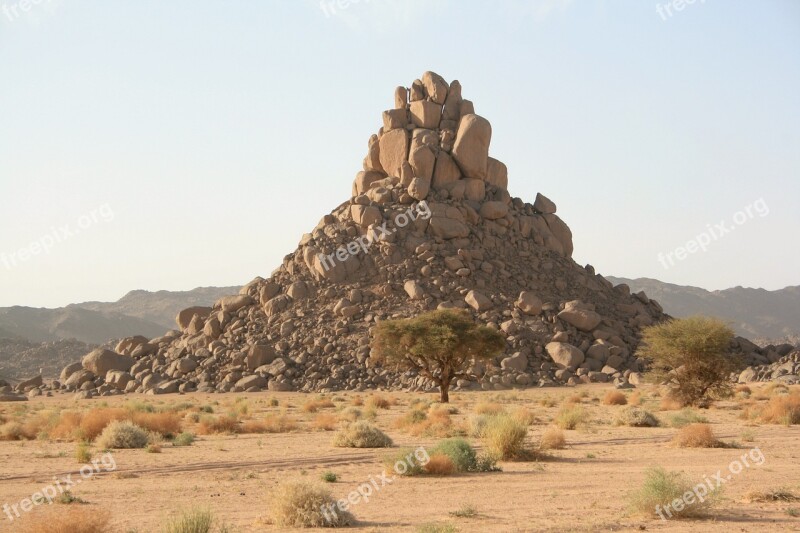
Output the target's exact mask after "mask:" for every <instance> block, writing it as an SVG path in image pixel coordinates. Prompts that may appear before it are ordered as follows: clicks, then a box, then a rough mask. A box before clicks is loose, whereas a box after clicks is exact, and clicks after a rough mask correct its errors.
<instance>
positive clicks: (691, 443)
mask: <svg viewBox="0 0 800 533" xmlns="http://www.w3.org/2000/svg"><path fill="white" fill-rule="evenodd" d="M672 443H673V444H675V446H678V447H679V448H720V447H723V446H724V445H723V444H722V443H721V442H720V441H719V440H717V438H716V437H715V436H714V432H713V431H712V430H711V426H709V425H708V424H689V425H688V426H685V427H683V428H681V429H680V430H678V433H677V435H675V438H673V439H672Z"/></svg>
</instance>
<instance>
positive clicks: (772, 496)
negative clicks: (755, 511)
mask: <svg viewBox="0 0 800 533" xmlns="http://www.w3.org/2000/svg"><path fill="white" fill-rule="evenodd" d="M744 500H745V502H747V503H767V502H787V503H788V502H796V501H800V496H796V495H795V494H794V493H793V492H792V491H790V490H789V489H785V488H780V489H772V490H752V491H750V492H748V493H747V494H745V496H744Z"/></svg>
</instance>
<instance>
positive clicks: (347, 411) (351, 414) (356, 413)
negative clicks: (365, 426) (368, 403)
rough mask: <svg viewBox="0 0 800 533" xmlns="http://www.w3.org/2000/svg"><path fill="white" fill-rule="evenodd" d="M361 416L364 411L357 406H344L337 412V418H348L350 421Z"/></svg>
mask: <svg viewBox="0 0 800 533" xmlns="http://www.w3.org/2000/svg"><path fill="white" fill-rule="evenodd" d="M363 416H364V413H363V412H362V411H361V409H359V408H358V407H345V408H344V409H342V411H341V412H340V413H339V418H341V419H342V420H349V421H350V422H355V421H356V420H360V419H361V418H362V417H363Z"/></svg>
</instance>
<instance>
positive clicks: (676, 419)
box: [670, 408, 708, 428]
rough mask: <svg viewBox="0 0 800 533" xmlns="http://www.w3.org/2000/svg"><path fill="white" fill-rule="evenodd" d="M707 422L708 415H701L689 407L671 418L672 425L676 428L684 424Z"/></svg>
mask: <svg viewBox="0 0 800 533" xmlns="http://www.w3.org/2000/svg"><path fill="white" fill-rule="evenodd" d="M706 422H708V419H707V418H706V417H704V416H702V415H699V414H697V413H695V412H694V411H692V410H691V409H688V408H687V409H684V410H683V411H681V412H679V413H677V414H674V415H672V417H671V418H670V425H671V426H672V427H674V428H682V427H684V426H688V425H689V424H705V423H706Z"/></svg>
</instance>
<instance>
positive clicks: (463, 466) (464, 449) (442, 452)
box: [428, 438, 478, 472]
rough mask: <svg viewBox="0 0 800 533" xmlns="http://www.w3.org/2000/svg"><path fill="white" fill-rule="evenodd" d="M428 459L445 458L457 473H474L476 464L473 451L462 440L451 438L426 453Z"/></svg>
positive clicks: (476, 460) (476, 459)
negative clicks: (428, 456) (428, 455)
mask: <svg viewBox="0 0 800 533" xmlns="http://www.w3.org/2000/svg"><path fill="white" fill-rule="evenodd" d="M428 453H429V454H430V457H431V458H433V457H434V456H446V457H448V458H449V459H450V462H451V463H452V464H453V467H454V468H455V471H457V472H474V471H476V467H477V464H478V457H477V454H476V453H475V449H474V448H473V447H472V446H470V444H469V443H468V442H467V441H466V440H464V439H462V438H452V439H447V440H443V441H441V442H439V443H438V444H436V446H434V447H433V448H431V449H430V450H429V452H428Z"/></svg>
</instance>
